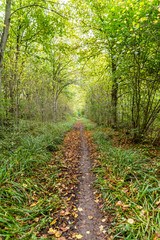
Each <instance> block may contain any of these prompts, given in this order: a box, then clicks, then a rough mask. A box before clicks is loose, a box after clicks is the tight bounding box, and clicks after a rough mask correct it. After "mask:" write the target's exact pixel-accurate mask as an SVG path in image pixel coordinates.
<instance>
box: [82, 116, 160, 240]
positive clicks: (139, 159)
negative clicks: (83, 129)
mask: <svg viewBox="0 0 160 240" xmlns="http://www.w3.org/2000/svg"><path fill="white" fill-rule="evenodd" d="M85 124H86V126H87V127H88V129H91V130H93V139H94V141H95V143H96V144H97V150H98V151H99V155H97V156H98V157H97V161H96V164H95V166H94V168H93V171H94V172H95V173H96V176H97V180H96V187H97V189H98V192H99V196H100V198H102V199H103V207H102V208H103V211H104V212H105V213H106V214H110V215H113V216H114V218H113V219H112V222H111V227H110V229H109V233H110V239H143V240H144V239H145V240H151V239H154V240H155V239H160V227H159V226H160V174H159V167H160V157H159V155H156V156H155V155H154V157H152V155H151V154H149V151H148V152H147V151H146V149H145V151H144V148H143V147H142V148H141V147H140V145H137V148H136V147H135V146H134V149H133V148H131V146H130V147H129V146H127V149H125V148H124V146H123V147H121V146H120V144H119V145H118V146H117V147H115V144H114V143H113V141H112V139H113V134H114V133H113V131H112V130H110V129H106V128H104V127H96V126H94V125H92V124H90V123H88V122H87V121H86V120H85ZM145 146H146V147H147V145H145ZM146 147H145V148H146Z"/></svg>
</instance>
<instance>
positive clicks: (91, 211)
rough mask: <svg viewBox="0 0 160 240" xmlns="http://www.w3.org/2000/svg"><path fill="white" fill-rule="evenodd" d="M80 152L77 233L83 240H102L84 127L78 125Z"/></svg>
mask: <svg viewBox="0 0 160 240" xmlns="http://www.w3.org/2000/svg"><path fill="white" fill-rule="evenodd" d="M78 127H79V129H80V139H81V150H80V155H81V158H80V168H79V170H80V172H81V176H80V177H79V192H78V210H79V217H78V222H77V230H78V233H79V234H80V235H81V236H83V238H82V239H84V240H102V239H105V235H104V232H105V231H104V225H103V222H102V221H103V215H102V213H101V211H100V209H99V207H98V204H97V203H96V202H95V201H96V200H95V196H94V189H93V187H92V185H93V183H94V176H93V174H92V172H91V168H92V164H91V159H90V153H89V150H88V144H87V141H86V138H85V130H84V126H83V125H82V124H80V123H79V126H78Z"/></svg>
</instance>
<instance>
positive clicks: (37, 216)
mask: <svg viewBox="0 0 160 240" xmlns="http://www.w3.org/2000/svg"><path fill="white" fill-rule="evenodd" d="M73 123H74V120H72V121H69V122H61V123H56V124H42V123H33V122H32V123H30V122H22V123H21V124H20V126H19V128H18V129H16V128H15V127H12V129H10V128H7V129H3V131H1V138H0V164H1V169H0V189H1V191H0V239H38V238H39V237H38V236H40V235H43V234H40V233H41V232H43V229H45V228H46V226H48V225H49V223H50V222H51V221H52V219H53V215H54V213H55V212H56V211H58V210H59V209H61V207H62V206H63V199H62V198H61V193H60V188H59V184H60V183H59V174H60V173H61V172H62V162H61V157H60V156H59V155H57V154H58V153H56V154H54V156H53V153H54V151H60V149H59V146H60V144H61V143H62V142H63V139H64V136H65V133H66V132H67V131H69V130H70V129H71V128H72V126H73ZM56 155H57V156H58V157H56ZM38 234H39V235H38ZM42 238H43V236H42Z"/></svg>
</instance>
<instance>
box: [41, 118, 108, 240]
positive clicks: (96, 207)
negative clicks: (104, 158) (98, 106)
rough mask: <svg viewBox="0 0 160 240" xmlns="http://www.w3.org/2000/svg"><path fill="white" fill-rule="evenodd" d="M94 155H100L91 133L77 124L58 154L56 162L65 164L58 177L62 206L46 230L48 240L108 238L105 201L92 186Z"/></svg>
mask: <svg viewBox="0 0 160 240" xmlns="http://www.w3.org/2000/svg"><path fill="white" fill-rule="evenodd" d="M94 154H98V153H96V151H95V146H94V143H93V142H92V137H91V133H90V132H89V131H86V130H85V129H84V125H83V124H82V123H80V122H77V123H76V124H75V125H74V127H73V129H72V130H71V131H70V132H68V133H67V134H66V137H65V140H64V148H63V150H62V151H60V152H59V153H57V161H59V159H61V161H62V166H61V168H60V172H59V177H58V178H57V181H58V183H59V189H58V190H59V191H60V193H61V202H62V205H61V207H60V208H59V210H58V211H57V212H56V213H55V214H53V220H52V222H51V223H50V226H48V229H45V230H44V231H43V236H44V234H45V236H46V234H47V237H48V239H50V238H49V237H50V236H51V235H53V236H55V237H56V239H59V240H77V239H82V240H106V239H108V234H107V231H106V229H108V227H109V223H108V217H107V215H106V214H104V215H105V216H103V213H102V211H101V208H102V206H103V201H101V200H100V199H99V194H97V193H98V192H97V193H96V189H94V187H93V184H94V181H95V176H94V174H93V172H92V167H93V164H94V160H93V159H94V157H93V155H94ZM94 156H95V155H94ZM96 156H97V155H96ZM54 161H55V160H54ZM55 163H56V161H55ZM95 193H96V194H95Z"/></svg>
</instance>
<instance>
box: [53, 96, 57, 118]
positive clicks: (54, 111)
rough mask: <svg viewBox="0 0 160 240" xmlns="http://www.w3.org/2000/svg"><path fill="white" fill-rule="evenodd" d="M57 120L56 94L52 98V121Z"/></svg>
mask: <svg viewBox="0 0 160 240" xmlns="http://www.w3.org/2000/svg"><path fill="white" fill-rule="evenodd" d="M56 121H57V96H54V98H53V122H56Z"/></svg>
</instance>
